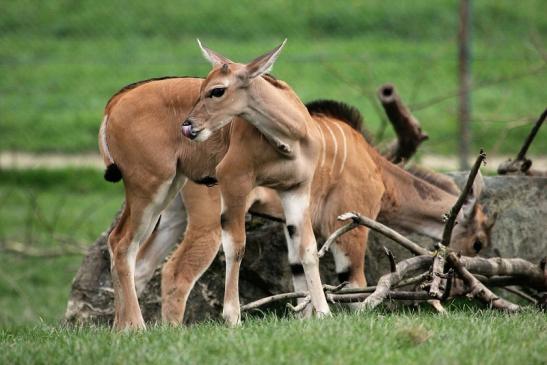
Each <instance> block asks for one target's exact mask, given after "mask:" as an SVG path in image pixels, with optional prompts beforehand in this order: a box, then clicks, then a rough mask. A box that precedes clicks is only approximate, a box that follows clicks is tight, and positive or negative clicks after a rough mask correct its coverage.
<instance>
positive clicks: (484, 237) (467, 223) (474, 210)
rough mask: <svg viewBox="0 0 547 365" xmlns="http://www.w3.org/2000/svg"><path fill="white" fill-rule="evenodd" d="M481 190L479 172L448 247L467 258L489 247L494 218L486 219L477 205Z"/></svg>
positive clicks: (482, 181) (482, 210)
mask: <svg viewBox="0 0 547 365" xmlns="http://www.w3.org/2000/svg"><path fill="white" fill-rule="evenodd" d="M483 188H484V180H483V178H482V175H481V173H480V172H479V173H478V175H477V177H476V178H475V181H474V182H473V187H472V189H471V191H470V192H469V195H468V196H467V200H466V201H465V203H464V205H463V206H462V210H461V212H460V217H459V218H458V224H456V226H454V231H453V232H452V239H451V243H450V246H451V247H452V248H453V249H454V250H456V251H460V252H461V253H462V254H464V255H467V256H475V255H477V254H478V253H479V252H480V251H482V250H484V249H486V248H488V247H489V246H490V236H491V235H490V233H491V229H492V227H493V226H494V223H495V218H496V217H495V216H492V217H491V218H490V217H488V215H487V214H486V212H485V211H484V209H483V207H482V206H481V205H480V204H479V203H478V200H479V197H480V195H481V192H482V189H483Z"/></svg>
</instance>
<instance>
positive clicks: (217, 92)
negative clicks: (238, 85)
mask: <svg viewBox="0 0 547 365" xmlns="http://www.w3.org/2000/svg"><path fill="white" fill-rule="evenodd" d="M224 91H226V88H225V87H215V88H214V89H213V90H211V92H210V93H209V97H210V98H220V97H221V96H222V95H224Z"/></svg>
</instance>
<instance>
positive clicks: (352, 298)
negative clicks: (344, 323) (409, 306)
mask: <svg viewBox="0 0 547 365" xmlns="http://www.w3.org/2000/svg"><path fill="white" fill-rule="evenodd" d="M373 295H374V293H355V294H328V295H327V298H328V300H329V301H331V302H332V303H355V302H362V301H363V299H365V301H364V303H367V300H368V299H370V298H371V297H372V296H373ZM384 295H385V296H384V298H383V299H382V301H383V300H384V299H393V300H419V301H427V300H430V299H431V298H430V297H429V294H428V293H427V292H416V291H394V290H388V291H387V292H386V293H385V294H384Z"/></svg>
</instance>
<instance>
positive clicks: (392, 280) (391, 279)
mask: <svg viewBox="0 0 547 365" xmlns="http://www.w3.org/2000/svg"><path fill="white" fill-rule="evenodd" d="M432 262H433V257H431V256H430V255H423V256H416V257H412V258H409V259H407V260H403V261H401V262H399V263H398V264H397V266H396V271H395V272H392V273H389V274H386V275H384V276H382V277H381V278H380V280H378V284H377V285H376V290H375V291H374V293H372V294H371V295H370V296H369V297H368V298H366V299H365V301H364V306H365V307H366V308H369V309H372V308H375V307H377V306H378V305H379V304H380V303H382V302H383V301H384V299H385V298H387V296H388V294H389V292H390V290H391V288H392V287H394V286H395V285H396V284H398V283H399V282H400V281H401V280H402V279H403V277H404V276H405V275H406V274H407V273H408V272H411V271H414V270H424V269H427V268H428V267H429V266H430V265H431V263H432ZM426 294H427V293H426ZM427 299H428V300H429V299H431V297H429V295H428V298H427Z"/></svg>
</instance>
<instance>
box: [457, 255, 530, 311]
mask: <svg viewBox="0 0 547 365" xmlns="http://www.w3.org/2000/svg"><path fill="white" fill-rule="evenodd" d="M447 260H448V262H449V263H450V264H451V265H452V266H453V267H454V269H455V270H456V272H457V273H458V274H459V275H460V277H461V278H462V279H463V280H464V281H465V283H466V284H467V286H468V288H469V294H468V295H469V296H470V297H472V298H479V299H480V300H482V301H484V302H486V303H488V304H489V305H490V306H492V307H493V308H496V309H499V310H503V311H506V312H516V311H518V310H519V309H520V307H519V306H518V305H516V304H514V303H511V302H509V301H507V300H505V299H503V298H499V297H497V296H496V295H495V294H494V293H493V292H492V291H491V290H490V289H488V288H487V287H486V286H485V285H484V284H482V283H481V282H480V281H479V280H478V279H477V278H476V277H474V276H473V274H471V273H470V272H469V271H468V270H467V269H466V268H465V267H464V265H463V264H462V262H460V259H459V258H458V256H456V254H455V253H454V252H451V253H450V254H448V257H447Z"/></svg>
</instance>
